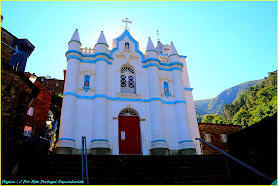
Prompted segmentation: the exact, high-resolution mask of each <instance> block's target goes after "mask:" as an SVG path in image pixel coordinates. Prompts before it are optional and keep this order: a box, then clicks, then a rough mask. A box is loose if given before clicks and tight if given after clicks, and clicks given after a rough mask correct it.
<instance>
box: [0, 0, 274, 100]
mask: <svg viewBox="0 0 278 186" xmlns="http://www.w3.org/2000/svg"><path fill="white" fill-rule="evenodd" d="M1 14H2V15H3V16H4V21H3V23H2V27H3V28H5V29H7V30H8V31H9V32H11V33H12V34H14V35H15V36H17V37H18V38H27V39H28V40H29V41H30V42H31V43H33V44H34V45H35V47H36V48H35V50H34V52H33V53H32V55H31V56H30V58H29V59H28V63H27V67H26V71H29V72H32V73H36V74H37V75H38V76H43V75H50V76H51V77H55V78H58V79H63V70H64V69H66V65H67V62H66V58H65V52H66V51H67V44H68V41H69V40H70V38H71V36H72V34H73V32H74V30H75V29H76V28H78V29H79V34H80V39H81V42H82V46H83V47H93V46H94V45H95V44H96V41H97V39H98V37H99V34H100V32H101V30H103V31H104V34H105V36H106V39H107V42H108V45H109V46H112V39H113V38H116V37H118V36H119V35H120V34H121V33H122V32H123V31H124V30H123V28H124V24H123V23H122V20H123V19H124V18H126V17H128V18H129V19H130V20H131V21H132V22H133V23H132V24H131V25H130V29H131V30H130V33H131V35H132V36H133V37H134V38H135V39H136V40H137V41H138V42H139V44H140V50H141V51H142V52H143V53H145V50H146V44H147V39H148V37H151V38H152V40H153V42H154V43H156V41H157V36H156V30H159V31H160V32H159V33H160V40H161V42H162V43H163V44H169V43H170V42H171V41H173V43H174V44H175V46H176V49H177V51H178V53H179V54H181V55H187V66H188V72H189V78H190V83H191V87H192V88H194V89H193V97H194V100H199V99H208V98H213V97H216V96H217V95H218V94H219V93H220V92H221V91H223V90H225V89H227V88H230V87H232V86H234V85H237V84H240V83H243V82H246V81H250V80H256V79H262V78H264V77H266V76H267V75H268V72H272V71H274V70H276V69H277V2H202V1H200V2H192V1H185V2H156V1H153V2H146V1H141V2H127V1H126V2H123V1H119V2H111V1H106V2H94V1H92V2H87V1H85V2H66V1H65V2H42V1H41V2H32V1H29V2H7V1H4V2H3V1H2V2H1ZM155 45H156V44H155ZM110 49H111V47H110Z"/></svg>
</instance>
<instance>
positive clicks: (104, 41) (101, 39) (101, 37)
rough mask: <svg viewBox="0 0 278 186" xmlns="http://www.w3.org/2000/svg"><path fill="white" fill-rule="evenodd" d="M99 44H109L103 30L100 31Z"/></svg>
mask: <svg viewBox="0 0 278 186" xmlns="http://www.w3.org/2000/svg"><path fill="white" fill-rule="evenodd" d="M97 44H107V42H106V39H105V36H104V33H103V31H101V33H100V36H99V38H98V40H97Z"/></svg>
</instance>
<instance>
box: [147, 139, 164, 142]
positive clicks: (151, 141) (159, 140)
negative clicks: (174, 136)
mask: <svg viewBox="0 0 278 186" xmlns="http://www.w3.org/2000/svg"><path fill="white" fill-rule="evenodd" d="M158 141H162V142H167V141H166V140H164V139H157V140H153V141H151V143H154V142H158Z"/></svg>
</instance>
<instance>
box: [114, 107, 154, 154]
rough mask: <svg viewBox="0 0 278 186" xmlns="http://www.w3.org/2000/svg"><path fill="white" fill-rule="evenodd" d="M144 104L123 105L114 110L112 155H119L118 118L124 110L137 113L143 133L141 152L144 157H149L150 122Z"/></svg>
mask: <svg viewBox="0 0 278 186" xmlns="http://www.w3.org/2000/svg"><path fill="white" fill-rule="evenodd" d="M144 107H145V105H144V103H141V105H139V104H138V103H131V102H129V103H124V102H123V103H122V104H119V105H117V107H115V108H114V109H113V146H112V154H113V155H119V140H118V139H119V121H118V116H119V114H120V112H121V111H122V110H124V109H130V110H133V111H135V112H136V113H137V115H138V117H139V120H140V122H139V126H140V133H141V151H142V154H143V155H149V130H148V128H149V127H148V122H147V120H146V117H147V114H146V113H147V111H146V110H145V109H144Z"/></svg>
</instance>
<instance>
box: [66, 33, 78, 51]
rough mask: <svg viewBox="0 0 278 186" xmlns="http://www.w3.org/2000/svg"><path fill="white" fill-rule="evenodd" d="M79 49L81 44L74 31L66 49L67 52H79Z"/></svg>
mask: <svg viewBox="0 0 278 186" xmlns="http://www.w3.org/2000/svg"><path fill="white" fill-rule="evenodd" d="M80 47H81V42H80V38H79V33H78V29H76V30H75V32H74V33H73V35H72V37H71V39H70V42H69V46H68V49H69V50H80Z"/></svg>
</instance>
